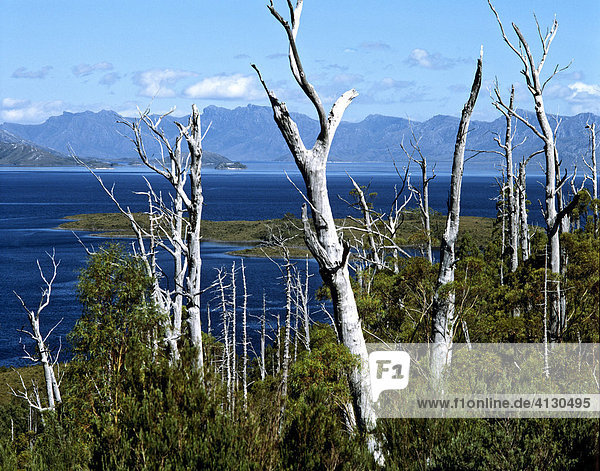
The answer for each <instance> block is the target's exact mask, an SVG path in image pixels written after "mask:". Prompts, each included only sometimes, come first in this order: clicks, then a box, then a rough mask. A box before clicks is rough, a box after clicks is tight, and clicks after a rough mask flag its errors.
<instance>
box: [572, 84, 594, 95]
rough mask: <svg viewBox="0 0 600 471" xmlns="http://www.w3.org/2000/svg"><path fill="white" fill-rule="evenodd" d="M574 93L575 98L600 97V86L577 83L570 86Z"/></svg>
mask: <svg viewBox="0 0 600 471" xmlns="http://www.w3.org/2000/svg"><path fill="white" fill-rule="evenodd" d="M569 88H570V89H571V91H572V92H573V97H577V96H578V95H588V96H598V97H600V85H595V84H594V85H590V84H587V83H583V82H575V83H571V84H570V85H569Z"/></svg>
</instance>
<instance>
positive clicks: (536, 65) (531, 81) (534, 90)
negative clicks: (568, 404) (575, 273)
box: [488, 0, 576, 342]
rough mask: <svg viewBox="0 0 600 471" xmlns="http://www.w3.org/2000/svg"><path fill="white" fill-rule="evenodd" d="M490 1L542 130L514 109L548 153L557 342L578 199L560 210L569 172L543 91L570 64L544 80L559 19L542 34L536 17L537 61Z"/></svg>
mask: <svg viewBox="0 0 600 471" xmlns="http://www.w3.org/2000/svg"><path fill="white" fill-rule="evenodd" d="M488 4H489V6H490V8H491V9H492V11H493V13H494V15H495V16H496V21H497V22H498V25H499V26H500V32H501V33H502V37H503V39H504V42H505V43H506V44H507V45H508V47H510V49H511V50H512V51H513V52H514V53H515V54H516V55H517V57H518V58H519V59H520V60H521V62H522V64H523V70H521V73H522V74H523V77H524V78H525V83H526V85H527V89H528V90H529V92H530V93H531V96H532V97H533V102H534V108H535V115H536V118H537V121H538V125H539V130H538V128H537V127H536V126H534V125H533V124H532V123H530V122H529V121H528V120H527V117H526V116H522V115H520V114H519V113H516V112H514V113H513V116H514V117H515V118H516V119H517V120H519V121H521V122H522V123H523V124H525V125H526V126H527V127H528V128H529V129H530V130H531V131H532V132H533V133H534V134H535V135H536V136H537V137H538V138H540V139H541V140H542V142H543V143H544V155H545V157H546V159H545V160H546V167H545V172H546V195H545V200H546V205H545V211H544V218H545V220H546V233H547V235H548V243H549V246H550V254H549V257H550V272H551V274H552V275H551V276H552V278H553V281H554V283H555V285H556V289H555V290H554V291H552V292H551V293H550V300H549V305H550V316H549V319H550V340H551V341H554V342H555V341H557V340H559V339H560V338H561V337H562V333H563V332H564V330H565V328H566V313H565V312H564V309H562V308H561V304H562V303H561V297H562V294H561V284H560V275H561V251H560V238H559V229H560V226H561V223H562V220H563V218H564V217H565V216H566V215H567V214H568V213H569V212H570V211H571V210H572V208H573V207H574V205H573V202H575V203H576V200H575V198H574V199H573V201H571V203H570V204H569V205H566V206H564V207H563V208H562V209H560V210H557V195H558V193H559V192H560V190H561V188H562V186H563V185H564V183H565V182H566V175H565V177H564V178H562V179H559V178H560V176H559V175H557V172H556V168H557V161H558V154H557V151H556V141H555V135H554V131H553V129H552V127H551V126H550V122H549V120H548V116H547V115H546V110H545V108H544V98H543V95H542V94H543V91H544V88H545V86H546V85H547V84H548V82H549V81H550V80H551V79H552V78H553V77H554V76H555V75H556V74H557V73H558V72H560V71H561V70H564V69H565V68H566V67H565V68H562V69H559V67H558V66H556V67H555V68H554V71H553V72H552V73H551V74H550V76H549V77H548V78H547V79H546V80H544V81H542V78H541V77H540V74H541V72H542V68H543V67H544V63H545V62H546V58H547V56H548V50H549V48H550V44H551V43H552V40H553V39H554V36H555V35H556V30H557V28H558V22H557V21H556V19H554V22H553V24H552V27H551V28H550V29H549V30H547V31H546V34H542V31H541V29H540V26H539V24H538V23H537V20H536V25H537V28H538V34H539V39H540V42H541V45H542V56H541V58H540V59H539V61H537V62H536V60H535V58H534V57H533V53H532V51H531V48H530V47H529V44H528V43H527V41H526V39H525V37H524V36H523V34H522V33H521V31H520V30H519V28H518V27H517V25H515V24H514V23H513V24H512V27H513V30H514V31H515V33H516V35H517V38H518V41H519V42H518V47H517V46H515V45H513V43H512V42H511V41H510V39H509V38H508V37H507V36H506V33H505V31H504V27H503V25H502V22H501V21H500V17H499V15H498V13H497V12H496V10H495V9H494V6H493V5H492V3H491V1H490V0H488ZM567 67H568V66H567ZM496 98H497V100H496V102H495V104H496V105H497V106H499V107H501V108H503V109H504V110H506V111H508V110H509V105H507V104H506V103H504V102H503V101H502V99H501V98H500V97H496ZM557 181H558V183H557Z"/></svg>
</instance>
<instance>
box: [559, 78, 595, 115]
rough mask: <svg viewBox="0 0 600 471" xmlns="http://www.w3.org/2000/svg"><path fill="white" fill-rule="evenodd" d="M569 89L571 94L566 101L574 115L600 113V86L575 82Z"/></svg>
mask: <svg viewBox="0 0 600 471" xmlns="http://www.w3.org/2000/svg"><path fill="white" fill-rule="evenodd" d="M568 87H569V90H570V91H571V94H570V96H568V97H566V98H565V99H566V100H567V102H569V103H570V104H571V112H572V113H600V99H599V98H600V85H598V84H589V83H584V82H574V83H571V84H569V85H568Z"/></svg>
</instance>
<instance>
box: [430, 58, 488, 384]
mask: <svg viewBox="0 0 600 471" xmlns="http://www.w3.org/2000/svg"><path fill="white" fill-rule="evenodd" d="M482 64H483V47H482V49H481V55H480V57H479V60H478V61H477V70H476V72H475V78H474V80H473V85H472V86H471V94H470V95H469V99H468V101H467V103H466V104H465V106H464V108H463V111H462V116H461V119H460V124H459V127H458V133H457V136H456V145H455V147H454V159H453V162H452V177H451V180H450V198H449V201H448V217H447V219H446V229H445V230H444V234H443V236H442V240H441V245H440V271H439V275H438V280H437V285H436V290H435V294H434V298H433V316H432V321H433V325H432V339H431V341H432V343H433V345H432V350H431V363H430V366H431V372H432V375H433V381H434V384H435V385H436V387H437V386H441V380H442V374H443V370H444V368H445V367H446V366H447V365H449V364H450V362H451V360H452V337H453V335H454V322H455V318H454V308H455V306H454V297H455V295H454V290H453V289H452V288H448V285H449V284H451V283H452V282H453V281H454V268H455V264H456V257H455V252H454V249H455V243H456V240H457V238H458V229H459V222H460V197H461V186H462V176H463V168H464V160H465V145H466V141H467V132H468V130H469V123H470V120H471V114H472V113H473V108H474V106H475V102H476V100H477V96H478V94H479V89H480V87H481V73H482Z"/></svg>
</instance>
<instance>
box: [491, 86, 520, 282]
mask: <svg viewBox="0 0 600 471" xmlns="http://www.w3.org/2000/svg"><path fill="white" fill-rule="evenodd" d="M494 93H495V95H496V97H497V98H498V99H499V97H500V89H499V87H498V83H496V86H495V88H494ZM514 102H515V87H514V85H513V86H511V87H510V99H509V103H508V109H504V108H502V107H501V106H499V105H497V104H496V109H497V110H498V111H500V112H501V113H502V114H503V115H504V118H505V119H506V133H505V135H504V140H503V141H501V140H500V138H498V137H496V138H494V140H495V141H496V143H497V144H498V146H499V147H500V148H501V149H502V153H503V154H504V158H505V166H506V203H507V204H506V205H505V209H506V212H507V213H508V247H509V249H508V251H509V255H510V263H509V267H510V271H511V272H514V271H516V270H517V267H518V266H519V228H518V216H519V214H518V210H517V201H516V196H515V177H514V168H513V157H512V156H513V142H512V138H513V135H512V115H513V113H514V109H515V106H514ZM506 206H507V208H506Z"/></svg>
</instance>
